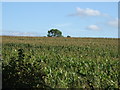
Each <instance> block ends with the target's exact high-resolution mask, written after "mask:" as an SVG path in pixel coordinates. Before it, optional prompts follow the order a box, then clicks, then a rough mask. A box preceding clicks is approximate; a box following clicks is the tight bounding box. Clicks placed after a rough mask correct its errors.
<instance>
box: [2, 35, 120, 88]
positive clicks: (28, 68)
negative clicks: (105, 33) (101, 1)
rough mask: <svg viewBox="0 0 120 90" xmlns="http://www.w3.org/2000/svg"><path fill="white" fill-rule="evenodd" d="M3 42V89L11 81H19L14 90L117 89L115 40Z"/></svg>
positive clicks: (11, 39)
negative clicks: (33, 89)
mask: <svg viewBox="0 0 120 90" xmlns="http://www.w3.org/2000/svg"><path fill="white" fill-rule="evenodd" d="M2 38H3V43H2V45H3V47H2V57H3V65H4V67H3V73H4V72H5V71H6V72H5V73H6V76H5V77H9V78H6V79H4V78H3V80H4V81H5V82H8V83H7V84H6V86H8V85H9V84H10V82H9V80H10V79H14V78H16V77H21V78H19V80H17V82H18V83H15V85H13V87H18V85H19V87H26V86H27V87H30V86H31V87H32V88H41V87H43V88H46V87H47V86H48V87H51V88H90V89H93V88H94V89H95V88H106V89H108V88H119V85H118V83H119V82H118V79H119V72H118V71H119V67H118V66H119V55H118V39H113V38H64V37H62V38H48V37H8V36H4V37H2ZM20 51H21V52H20ZM8 66H9V69H8ZM20 68H21V69H20ZM13 71H15V72H13ZM8 72H9V73H8ZM10 72H11V75H10ZM30 73H32V74H30ZM13 74H14V75H13ZM24 74H26V75H28V76H25V75H24ZM38 74H39V75H38ZM41 74H44V75H41ZM11 77H14V78H11ZM29 77H32V78H33V77H34V78H33V79H32V80H31V81H29V80H30V79H29ZM15 80H16V79H15ZM30 82H32V83H30ZM20 83H22V84H20ZM41 83H42V84H41ZM43 84H44V85H43ZM25 85H26V86H25ZM29 85H30V86H29ZM11 86H12V85H11Z"/></svg>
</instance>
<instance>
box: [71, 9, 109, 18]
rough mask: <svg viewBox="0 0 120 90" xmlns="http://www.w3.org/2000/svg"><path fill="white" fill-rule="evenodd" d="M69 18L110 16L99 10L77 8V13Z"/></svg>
mask: <svg viewBox="0 0 120 90" xmlns="http://www.w3.org/2000/svg"><path fill="white" fill-rule="evenodd" d="M69 16H108V15H107V14H104V13H101V12H100V11H99V10H94V9H90V8H86V9H82V8H79V7H77V8H76V13H74V14H70V15H69Z"/></svg>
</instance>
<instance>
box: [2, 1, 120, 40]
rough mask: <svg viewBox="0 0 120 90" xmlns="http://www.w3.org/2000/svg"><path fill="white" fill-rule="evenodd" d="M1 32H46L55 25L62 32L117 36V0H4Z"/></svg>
mask: <svg viewBox="0 0 120 90" xmlns="http://www.w3.org/2000/svg"><path fill="white" fill-rule="evenodd" d="M2 24H3V25H2V26H3V27H2V33H3V35H16V36H46V35H47V31H48V30H50V29H53V28H57V29H59V30H60V31H62V33H63V36H67V35H70V36H72V37H112V38H117V37H118V3H117V2H74V3H73V2H16V3H15V2H4V3H2Z"/></svg>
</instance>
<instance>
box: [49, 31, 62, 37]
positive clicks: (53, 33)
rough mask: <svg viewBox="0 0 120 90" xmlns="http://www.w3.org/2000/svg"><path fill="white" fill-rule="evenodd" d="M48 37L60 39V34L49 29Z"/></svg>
mask: <svg viewBox="0 0 120 90" xmlns="http://www.w3.org/2000/svg"><path fill="white" fill-rule="evenodd" d="M47 36H48V37H62V32H61V31H60V30H58V29H51V30H50V31H48V35H47Z"/></svg>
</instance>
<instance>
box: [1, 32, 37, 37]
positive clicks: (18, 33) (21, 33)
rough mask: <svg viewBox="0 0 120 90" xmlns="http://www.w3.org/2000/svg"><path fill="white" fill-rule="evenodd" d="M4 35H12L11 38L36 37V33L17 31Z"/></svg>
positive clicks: (4, 33) (3, 33)
mask: <svg viewBox="0 0 120 90" xmlns="http://www.w3.org/2000/svg"><path fill="white" fill-rule="evenodd" d="M2 35H10V36H36V35H37V34H36V33H31V32H17V31H3V32H2Z"/></svg>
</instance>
